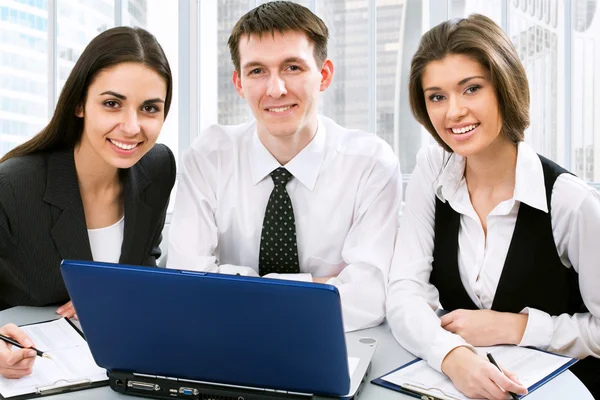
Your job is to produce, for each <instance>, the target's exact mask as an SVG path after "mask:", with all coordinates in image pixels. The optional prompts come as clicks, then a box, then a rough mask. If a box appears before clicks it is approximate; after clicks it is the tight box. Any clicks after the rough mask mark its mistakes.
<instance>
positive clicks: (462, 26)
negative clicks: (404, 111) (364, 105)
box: [408, 14, 529, 152]
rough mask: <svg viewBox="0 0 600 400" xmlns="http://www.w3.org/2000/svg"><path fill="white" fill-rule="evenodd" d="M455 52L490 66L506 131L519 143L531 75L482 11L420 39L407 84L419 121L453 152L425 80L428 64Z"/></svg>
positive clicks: (526, 119) (525, 123) (525, 121)
mask: <svg viewBox="0 0 600 400" xmlns="http://www.w3.org/2000/svg"><path fill="white" fill-rule="evenodd" d="M450 54H461V55H465V56H468V57H471V58H472V59H474V60H475V61H477V62H479V63H480V64H481V65H482V66H484V67H485V68H487V69H488V70H489V71H490V75H491V79H492V84H493V86H494V89H495V92H496V97H497V99H498V110H499V112H500V116H501V117H502V131H501V133H502V134H504V135H506V137H507V138H508V139H509V140H511V141H512V142H513V143H515V144H517V143H519V142H521V141H522V140H523V136H524V131H525V129H526V128H527V127H528V126H529V85H528V83H527V75H526V73H525V69H524V68H523V65H522V64H521V61H520V60H519V56H518V54H517V51H516V50H515V47H514V46H513V44H512V42H511V41H510V39H509V38H508V36H507V35H506V34H505V33H504V31H502V29H501V28H500V27H499V26H498V25H497V24H496V23H495V22H494V21H492V20H491V19H489V18H488V17H486V16H484V15H481V14H472V15H470V16H469V17H468V18H459V19H453V20H449V21H445V22H442V23H441V24H439V25H437V26H435V27H434V28H432V29H430V30H429V31H428V32H427V33H425V34H424V35H423V37H422V38H421V43H420V44H419V48H418V50H417V52H416V53H415V55H414V56H413V58H412V63H411V67H410V82H409V87H408V92H409V100H410V107H411V110H412V113H413V115H414V116H415V118H416V119H417V121H418V122H419V123H420V124H421V125H423V126H424V127H425V128H426V129H427V130H428V131H429V133H430V134H431V136H433V138H434V139H435V140H436V141H437V142H438V143H439V144H440V145H441V146H442V147H443V148H444V149H446V150H448V151H450V152H452V149H450V147H449V146H448V145H447V144H446V143H444V141H443V140H442V139H441V138H440V136H439V135H438V133H437V132H436V130H435V128H434V127H433V124H432V123H431V120H430V119H429V115H428V114H427V107H426V105H425V95H424V93H423V84H422V77H423V72H424V71H425V68H426V67H427V65H428V64H429V63H430V62H432V61H439V60H443V59H444V58H445V57H446V56H448V55H450Z"/></svg>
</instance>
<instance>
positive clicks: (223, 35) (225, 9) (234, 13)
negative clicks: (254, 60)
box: [200, 0, 254, 125]
mask: <svg viewBox="0 0 600 400" xmlns="http://www.w3.org/2000/svg"><path fill="white" fill-rule="evenodd" d="M253 7H254V4H253V2H252V1H239V0H222V1H219V3H218V9H217V20H218V22H217V30H218V32H217V41H218V45H217V51H218V56H217V59H218V61H217V62H218V64H219V68H218V83H217V85H218V87H217V92H218V102H219V106H218V110H217V113H218V121H219V124H226V125H233V124H241V123H243V122H246V121H248V119H249V118H252V113H251V111H250V109H249V108H248V105H247V104H246V101H245V100H244V99H243V98H242V97H241V96H240V95H239V94H237V92H236V91H235V88H234V86H233V83H232V81H231V77H232V75H233V69H234V67H233V63H232V62H231V55H230V54H229V47H228V46H227V40H228V39H229V35H230V34H231V30H232V29H233V26H234V25H235V23H236V22H237V20H238V19H240V17H241V16H242V15H244V14H245V13H247V12H248V11H249V10H250V9H251V8H253ZM200 12H202V10H200ZM200 28H201V29H206V28H207V27H202V26H201V27H200ZM200 68H202V65H201V66H200ZM200 88H201V90H202V82H201V83H200Z"/></svg>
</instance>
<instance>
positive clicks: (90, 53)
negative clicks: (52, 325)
mask: <svg viewBox="0 0 600 400" xmlns="http://www.w3.org/2000/svg"><path fill="white" fill-rule="evenodd" d="M171 96H172V75H171V70H170V67H169V63H168V61H167V58H166V56H165V54H164V52H163V50H162V48H161V47H160V44H159V43H158V42H157V41H156V38H154V36H152V35H151V34H150V33H148V32H147V31H145V30H143V29H140V28H129V27H117V28H113V29H109V30H107V31H105V32H103V33H101V34H100V35H98V36H97V37H96V38H95V39H93V40H92V41H91V42H90V44H89V45H88V46H87V47H86V49H85V50H84V51H83V53H82V54H81V56H80V58H79V60H78V61H77V63H76V64H75V66H74V68H73V70H72V71H71V74H70V76H69V78H68V79H67V81H66V83H65V86H64V88H63V90H62V92H61V95H60V98H59V100H58V104H57V106H56V111H55V112H54V115H53V116H52V119H51V120H50V122H49V124H48V126H46V127H45V128H44V129H43V130H42V131H41V132H40V133H39V134H38V135H36V136H35V137H33V138H32V139H31V140H29V141H28V142H26V143H24V144H23V145H21V146H19V147H17V148H15V149H13V150H12V151H11V152H9V153H8V154H6V155H5V156H4V157H3V158H2V159H1V160H0V310H2V309H5V308H8V307H12V306H16V305H28V306H43V305H49V304H58V305H62V306H61V307H60V308H58V310H57V312H58V313H59V314H61V315H62V316H65V317H71V316H73V315H74V314H75V310H74V308H73V305H72V304H71V303H70V302H69V295H68V293H67V290H66V288H65V285H64V283H63V280H62V276H61V274H60V268H59V265H60V262H61V260H63V259H79V260H96V261H109V262H121V263H127V264H135V265H147V266H155V265H156V258H157V257H158V256H159V255H160V250H159V247H158V245H159V244H160V241H161V231H162V228H163V224H164V221H165V215H166V210H167V205H168V202H169V195H170V192H171V189H172V187H173V184H174V182H175V159H174V157H173V154H172V153H171V151H170V150H169V149H168V148H167V147H166V146H164V145H159V144H156V145H155V143H156V139H157V138H158V135H159V133H160V130H161V128H162V125H163V123H164V120H165V117H166V116H167V114H168V111H169V106H170V103H171ZM100 300H101V299H99V301H100ZM0 333H3V334H5V335H9V336H13V337H15V338H16V339H17V340H19V341H21V342H22V344H24V345H25V346H29V345H31V343H30V342H28V338H27V337H26V336H25V335H24V333H23V332H22V331H21V330H20V329H18V328H17V327H15V326H14V325H8V326H5V327H2V328H0ZM30 352H31V350H27V349H25V350H19V351H10V350H9V348H8V347H7V346H6V345H5V343H4V342H2V341H0V374H1V375H3V376H5V377H20V376H24V375H27V374H28V373H30V372H31V367H32V365H33V361H34V358H35V355H34V356H33V357H30V356H29V353H30Z"/></svg>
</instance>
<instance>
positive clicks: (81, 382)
mask: <svg viewBox="0 0 600 400" xmlns="http://www.w3.org/2000/svg"><path fill="white" fill-rule="evenodd" d="M61 382H64V384H61ZM57 385H58V386H57ZM91 385H92V380H91V379H89V378H85V379H77V380H69V379H59V380H57V381H54V383H51V384H49V385H44V386H36V387H35V392H36V393H37V394H39V395H41V396H44V395H49V394H56V393H60V392H64V391H65V390H69V391H71V390H78V389H83V388H86V387H89V386H91Z"/></svg>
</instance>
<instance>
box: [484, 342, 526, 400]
mask: <svg viewBox="0 0 600 400" xmlns="http://www.w3.org/2000/svg"><path fill="white" fill-rule="evenodd" d="M486 355H487V358H488V360H490V362H491V363H492V364H494V366H495V367H496V368H498V369H499V370H500V372H502V373H503V374H504V371H502V368H500V366H499V365H498V363H497V362H496V360H494V356H492V353H486ZM508 394H510V397H511V398H512V399H513V400H519V396H517V395H516V394H514V393H513V392H508Z"/></svg>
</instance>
